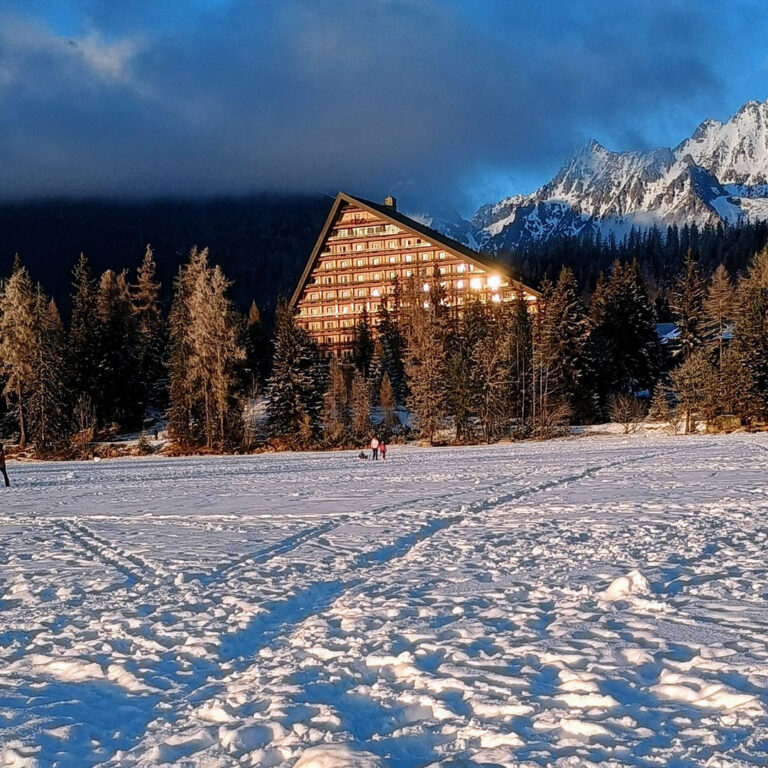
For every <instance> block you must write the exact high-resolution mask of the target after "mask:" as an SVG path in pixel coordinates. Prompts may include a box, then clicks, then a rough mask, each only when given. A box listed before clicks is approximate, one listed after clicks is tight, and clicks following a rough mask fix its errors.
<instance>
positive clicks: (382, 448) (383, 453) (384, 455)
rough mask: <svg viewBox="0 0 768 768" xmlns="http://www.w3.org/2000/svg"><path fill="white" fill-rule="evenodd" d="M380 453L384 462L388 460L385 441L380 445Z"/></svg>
mask: <svg viewBox="0 0 768 768" xmlns="http://www.w3.org/2000/svg"><path fill="white" fill-rule="evenodd" d="M379 453H380V454H381V460H382V461H384V460H385V459H386V458H387V444H386V443H385V442H384V441H383V440H382V441H381V442H380V443H379Z"/></svg>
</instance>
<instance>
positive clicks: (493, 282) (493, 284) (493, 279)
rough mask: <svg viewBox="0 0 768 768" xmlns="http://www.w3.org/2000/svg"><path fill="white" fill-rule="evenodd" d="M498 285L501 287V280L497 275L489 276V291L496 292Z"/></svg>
mask: <svg viewBox="0 0 768 768" xmlns="http://www.w3.org/2000/svg"><path fill="white" fill-rule="evenodd" d="M500 285H501V278H500V277H499V276H498V275H491V276H490V277H489V278H488V286H489V287H490V288H491V290H493V291H498V290H499V286H500ZM494 301H495V299H494Z"/></svg>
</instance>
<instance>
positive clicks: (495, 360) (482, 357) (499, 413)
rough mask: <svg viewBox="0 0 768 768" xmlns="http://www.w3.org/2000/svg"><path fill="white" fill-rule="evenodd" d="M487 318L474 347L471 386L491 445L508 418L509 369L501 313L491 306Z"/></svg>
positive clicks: (486, 312) (507, 349)
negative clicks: (481, 333) (482, 331)
mask: <svg viewBox="0 0 768 768" xmlns="http://www.w3.org/2000/svg"><path fill="white" fill-rule="evenodd" d="M485 316H486V317H485V324H484V325H485V328H484V333H483V335H482V336H481V337H480V338H479V339H477V340H476V341H475V343H474V345H473V347H472V383H473V401H474V402H475V403H476V404H477V415H478V417H479V419H480V426H481V428H482V430H483V438H484V439H485V441H486V442H490V441H491V440H492V439H494V438H495V437H498V436H499V435H500V434H501V432H502V427H503V425H504V423H505V422H506V420H507V417H508V416H509V410H508V405H509V398H508V395H509V383H510V369H509V359H508V357H507V353H508V352H509V345H508V343H507V339H506V338H505V336H504V333H503V330H504V326H503V323H502V317H501V311H494V310H493V308H492V307H488V308H486V311H485Z"/></svg>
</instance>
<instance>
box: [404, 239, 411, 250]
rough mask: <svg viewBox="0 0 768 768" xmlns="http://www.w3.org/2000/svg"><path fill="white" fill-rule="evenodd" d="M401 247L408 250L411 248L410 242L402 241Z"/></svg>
mask: <svg viewBox="0 0 768 768" xmlns="http://www.w3.org/2000/svg"><path fill="white" fill-rule="evenodd" d="M403 246H404V247H405V248H410V247H411V241H410V240H403Z"/></svg>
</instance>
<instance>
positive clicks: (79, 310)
mask: <svg viewBox="0 0 768 768" xmlns="http://www.w3.org/2000/svg"><path fill="white" fill-rule="evenodd" d="M72 277H73V288H74V291H73V293H72V318H71V322H70V326H69V344H68V347H69V348H68V354H67V357H68V365H67V367H68V374H69V375H68V379H69V386H70V388H71V390H72V393H73V396H74V399H75V400H77V398H78V397H79V396H80V395H87V397H88V398H89V400H91V401H95V400H96V399H97V396H98V393H99V389H100V387H99V380H98V379H99V375H98V374H99V372H98V357H99V317H98V313H97V298H96V297H97V292H96V284H95V282H94V281H93V279H92V278H91V271H90V268H89V266H88V260H87V259H86V257H85V254H82V253H81V254H80V258H79V260H78V262H77V264H76V265H75V268H74V270H73V272H72Z"/></svg>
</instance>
